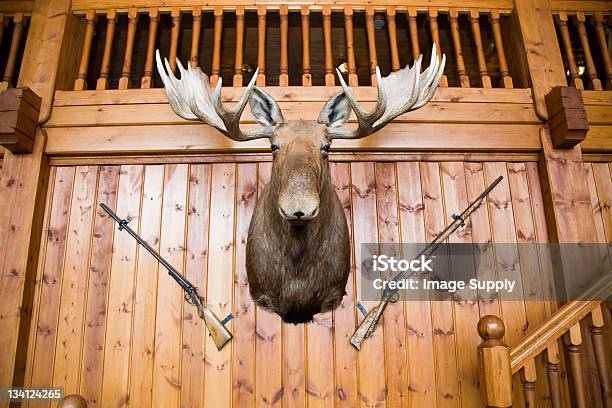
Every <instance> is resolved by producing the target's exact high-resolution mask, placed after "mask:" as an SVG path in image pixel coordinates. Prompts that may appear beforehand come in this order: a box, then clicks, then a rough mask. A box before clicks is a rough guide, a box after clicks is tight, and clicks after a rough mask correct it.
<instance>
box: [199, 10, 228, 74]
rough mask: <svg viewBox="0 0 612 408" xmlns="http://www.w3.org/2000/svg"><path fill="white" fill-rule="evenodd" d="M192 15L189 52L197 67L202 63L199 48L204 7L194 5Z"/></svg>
mask: <svg viewBox="0 0 612 408" xmlns="http://www.w3.org/2000/svg"><path fill="white" fill-rule="evenodd" d="M191 15H192V16H193V25H192V29H191V52H190V53H189V62H190V63H191V66H192V67H193V68H195V67H197V66H198V65H200V56H199V50H200V31H201V30H202V7H194V8H193V10H192V12H191ZM236 24H237V23H236ZM236 45H237V44H236Z"/></svg>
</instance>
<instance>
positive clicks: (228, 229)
mask: <svg viewBox="0 0 612 408" xmlns="http://www.w3.org/2000/svg"><path fill="white" fill-rule="evenodd" d="M235 179H236V166H235V165H234V164H229V163H219V164H213V165H212V182H211V197H210V231H209V237H208V242H209V249H208V254H209V257H208V271H209V272H208V286H207V291H206V300H207V303H208V307H209V308H210V309H211V310H212V311H213V313H215V315H217V317H218V318H219V319H223V318H224V317H225V316H227V315H228V314H229V313H230V312H231V311H232V310H231V309H232V304H233V295H232V294H233V284H234V279H233V276H232V271H233V267H234V218H235V215H234V212H235V206H234V202H235V190H236V180H235ZM228 328H229V329H230V331H231V329H232V325H231V323H229V327H228ZM231 352H232V349H231V347H224V348H223V349H222V350H220V351H217V348H216V347H215V344H214V342H213V341H212V337H210V336H206V345H205V359H206V370H205V374H204V388H205V389H208V390H218V392H214V393H204V403H205V405H207V406H211V407H212V406H214V407H225V406H230V405H231V400H232V394H231V356H232V355H231Z"/></svg>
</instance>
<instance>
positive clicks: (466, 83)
mask: <svg viewBox="0 0 612 408" xmlns="http://www.w3.org/2000/svg"><path fill="white" fill-rule="evenodd" d="M448 20H449V23H450V28H451V36H452V37H453V46H454V47H455V60H457V77H459V83H460V84H461V87H462V88H469V87H470V77H469V76H468V75H467V72H466V71H465V61H464V60H463V51H462V49H461V35H460V32H459V12H458V11H457V9H453V8H452V9H450V10H449V13H448Z"/></svg>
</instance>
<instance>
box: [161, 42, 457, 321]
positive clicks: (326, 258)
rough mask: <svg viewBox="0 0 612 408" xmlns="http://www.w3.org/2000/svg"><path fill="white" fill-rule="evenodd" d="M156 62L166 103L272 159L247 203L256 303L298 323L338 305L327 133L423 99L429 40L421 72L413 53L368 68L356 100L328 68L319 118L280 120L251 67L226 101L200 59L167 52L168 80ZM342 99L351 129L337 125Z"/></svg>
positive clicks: (346, 256) (360, 132) (369, 123)
mask: <svg viewBox="0 0 612 408" xmlns="http://www.w3.org/2000/svg"><path fill="white" fill-rule="evenodd" d="M156 56H157V69H158V70H159V73H160V75H161V78H162V81H163V83H164V86H165V88H166V94H167V95H168V101H169V102H170V106H171V107H172V109H173V110H174V112H176V114H177V115H179V116H180V117H182V118H184V119H189V120H200V121H202V122H204V123H206V124H208V125H210V126H212V127H214V128H216V129H217V130H219V131H220V132H221V133H223V134H224V135H225V136H227V137H229V138H230V139H232V140H235V141H247V140H252V139H258V138H268V139H269V140H270V146H271V149H272V156H273V158H274V163H273V166H272V175H271V178H270V182H269V183H268V185H267V186H266V187H265V189H264V191H263V192H262V194H261V196H260V199H259V201H258V202H257V206H256V208H255V211H254V214H253V217H252V219H251V224H250V226H249V236H248V241H247V248H246V251H247V258H246V268H247V276H248V280H249V290H250V293H251V296H252V297H253V299H254V301H255V302H256V303H257V304H258V305H260V306H261V307H263V308H265V309H267V310H271V311H274V312H276V313H277V314H278V315H280V316H281V318H282V319H283V321H285V322H289V323H304V322H308V321H311V320H312V318H313V316H314V315H315V314H317V313H320V312H326V311H329V310H333V309H335V308H337V307H338V305H339V304H340V301H341V300H342V297H343V296H344V295H345V293H346V292H345V287H346V281H347V279H348V275H349V267H350V265H349V263H350V244H349V234H348V227H347V224H346V219H345V217H344V212H343V209H342V205H341V204H340V200H339V198H338V196H337V194H336V192H335V191H334V189H333V187H332V184H331V179H330V173H329V162H328V155H329V148H330V144H331V142H332V140H333V139H358V138H362V137H365V136H368V135H371V134H372V133H374V132H376V131H378V130H379V129H381V128H382V127H384V126H385V125H386V124H387V123H389V122H390V121H391V120H393V119H394V118H396V117H397V116H399V115H401V114H403V113H406V112H409V111H412V110H415V109H418V108H420V107H422V106H424V105H425V104H426V103H427V102H428V101H429V100H430V99H431V98H432V97H433V95H434V93H435V91H436V88H437V86H438V83H439V82H440V78H441V77H442V72H443V71H444V65H445V62H446V56H445V55H443V56H442V60H441V61H439V60H438V57H437V53H436V46H435V44H434V46H433V49H432V52H431V63H430V65H429V67H428V68H427V69H426V70H425V71H423V73H421V61H422V57H423V56H422V55H421V56H420V57H419V58H418V59H417V60H416V61H415V63H414V65H413V66H412V68H410V67H406V68H405V69H402V70H400V71H396V72H392V73H391V74H389V76H387V77H385V78H382V77H381V75H380V71H379V69H378V67H376V77H377V81H376V83H377V86H378V101H377V102H376V106H375V107H374V109H373V110H372V111H371V112H366V111H365V110H363V108H361V106H360V105H359V103H358V102H357V100H356V99H355V96H354V95H353V92H352V91H351V89H350V88H349V87H348V86H347V85H346V83H345V82H344V79H343V78H342V75H340V73H339V72H338V77H339V80H340V84H341V85H342V91H341V92H339V93H338V94H336V95H334V96H333V97H331V98H330V99H329V101H327V103H326V104H325V105H324V106H323V109H322V110H321V113H320V114H319V118H318V119H317V120H316V121H313V120H309V121H306V120H292V121H287V120H285V118H284V117H283V114H282V112H281V110H280V108H279V106H278V104H277V103H276V101H275V100H274V99H273V98H272V97H271V96H270V95H269V94H268V93H266V92H265V91H263V90H262V89H260V88H258V87H256V86H255V79H256V78H257V72H255V74H254V75H253V79H252V80H251V82H250V83H249V85H248V86H247V87H246V90H245V92H244V95H243V96H242V98H241V99H240V101H239V102H238V104H237V105H236V106H235V107H234V108H233V109H228V108H226V107H225V106H223V104H222V103H221V83H222V81H221V78H219V81H218V83H217V87H216V89H215V90H214V91H213V90H212V89H211V87H210V82H209V80H208V76H206V74H204V73H203V72H202V71H201V70H200V68H192V67H191V66H189V67H188V69H185V68H184V67H183V66H182V65H181V63H180V62H179V61H178V60H177V66H178V69H179V72H180V76H181V79H177V78H176V77H175V76H174V74H173V73H172V70H171V69H170V65H169V64H168V60H165V66H166V69H164V66H163V65H162V62H161V60H160V57H159V51H158V52H157V55H156ZM247 102H249V104H250V108H251V113H252V114H253V117H254V118H255V120H256V121H257V123H259V125H261V126H260V127H258V128H256V129H252V130H249V131H247V132H243V131H242V130H241V129H240V116H241V115H242V112H243V110H244V108H245V106H246V104H247ZM351 108H352V110H353V111H354V112H355V115H356V117H357V128H356V129H355V130H348V129H346V128H344V127H343V125H344V123H345V122H346V121H347V119H348V118H349V116H350V113H351Z"/></svg>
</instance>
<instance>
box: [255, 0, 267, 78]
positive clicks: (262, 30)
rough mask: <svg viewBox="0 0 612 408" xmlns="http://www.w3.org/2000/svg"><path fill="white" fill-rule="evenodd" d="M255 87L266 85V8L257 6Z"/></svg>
mask: <svg viewBox="0 0 612 408" xmlns="http://www.w3.org/2000/svg"><path fill="white" fill-rule="evenodd" d="M257 67H258V68H259V75H258V76H257V82H256V83H257V86H265V85H266V7H265V6H257Z"/></svg>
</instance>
